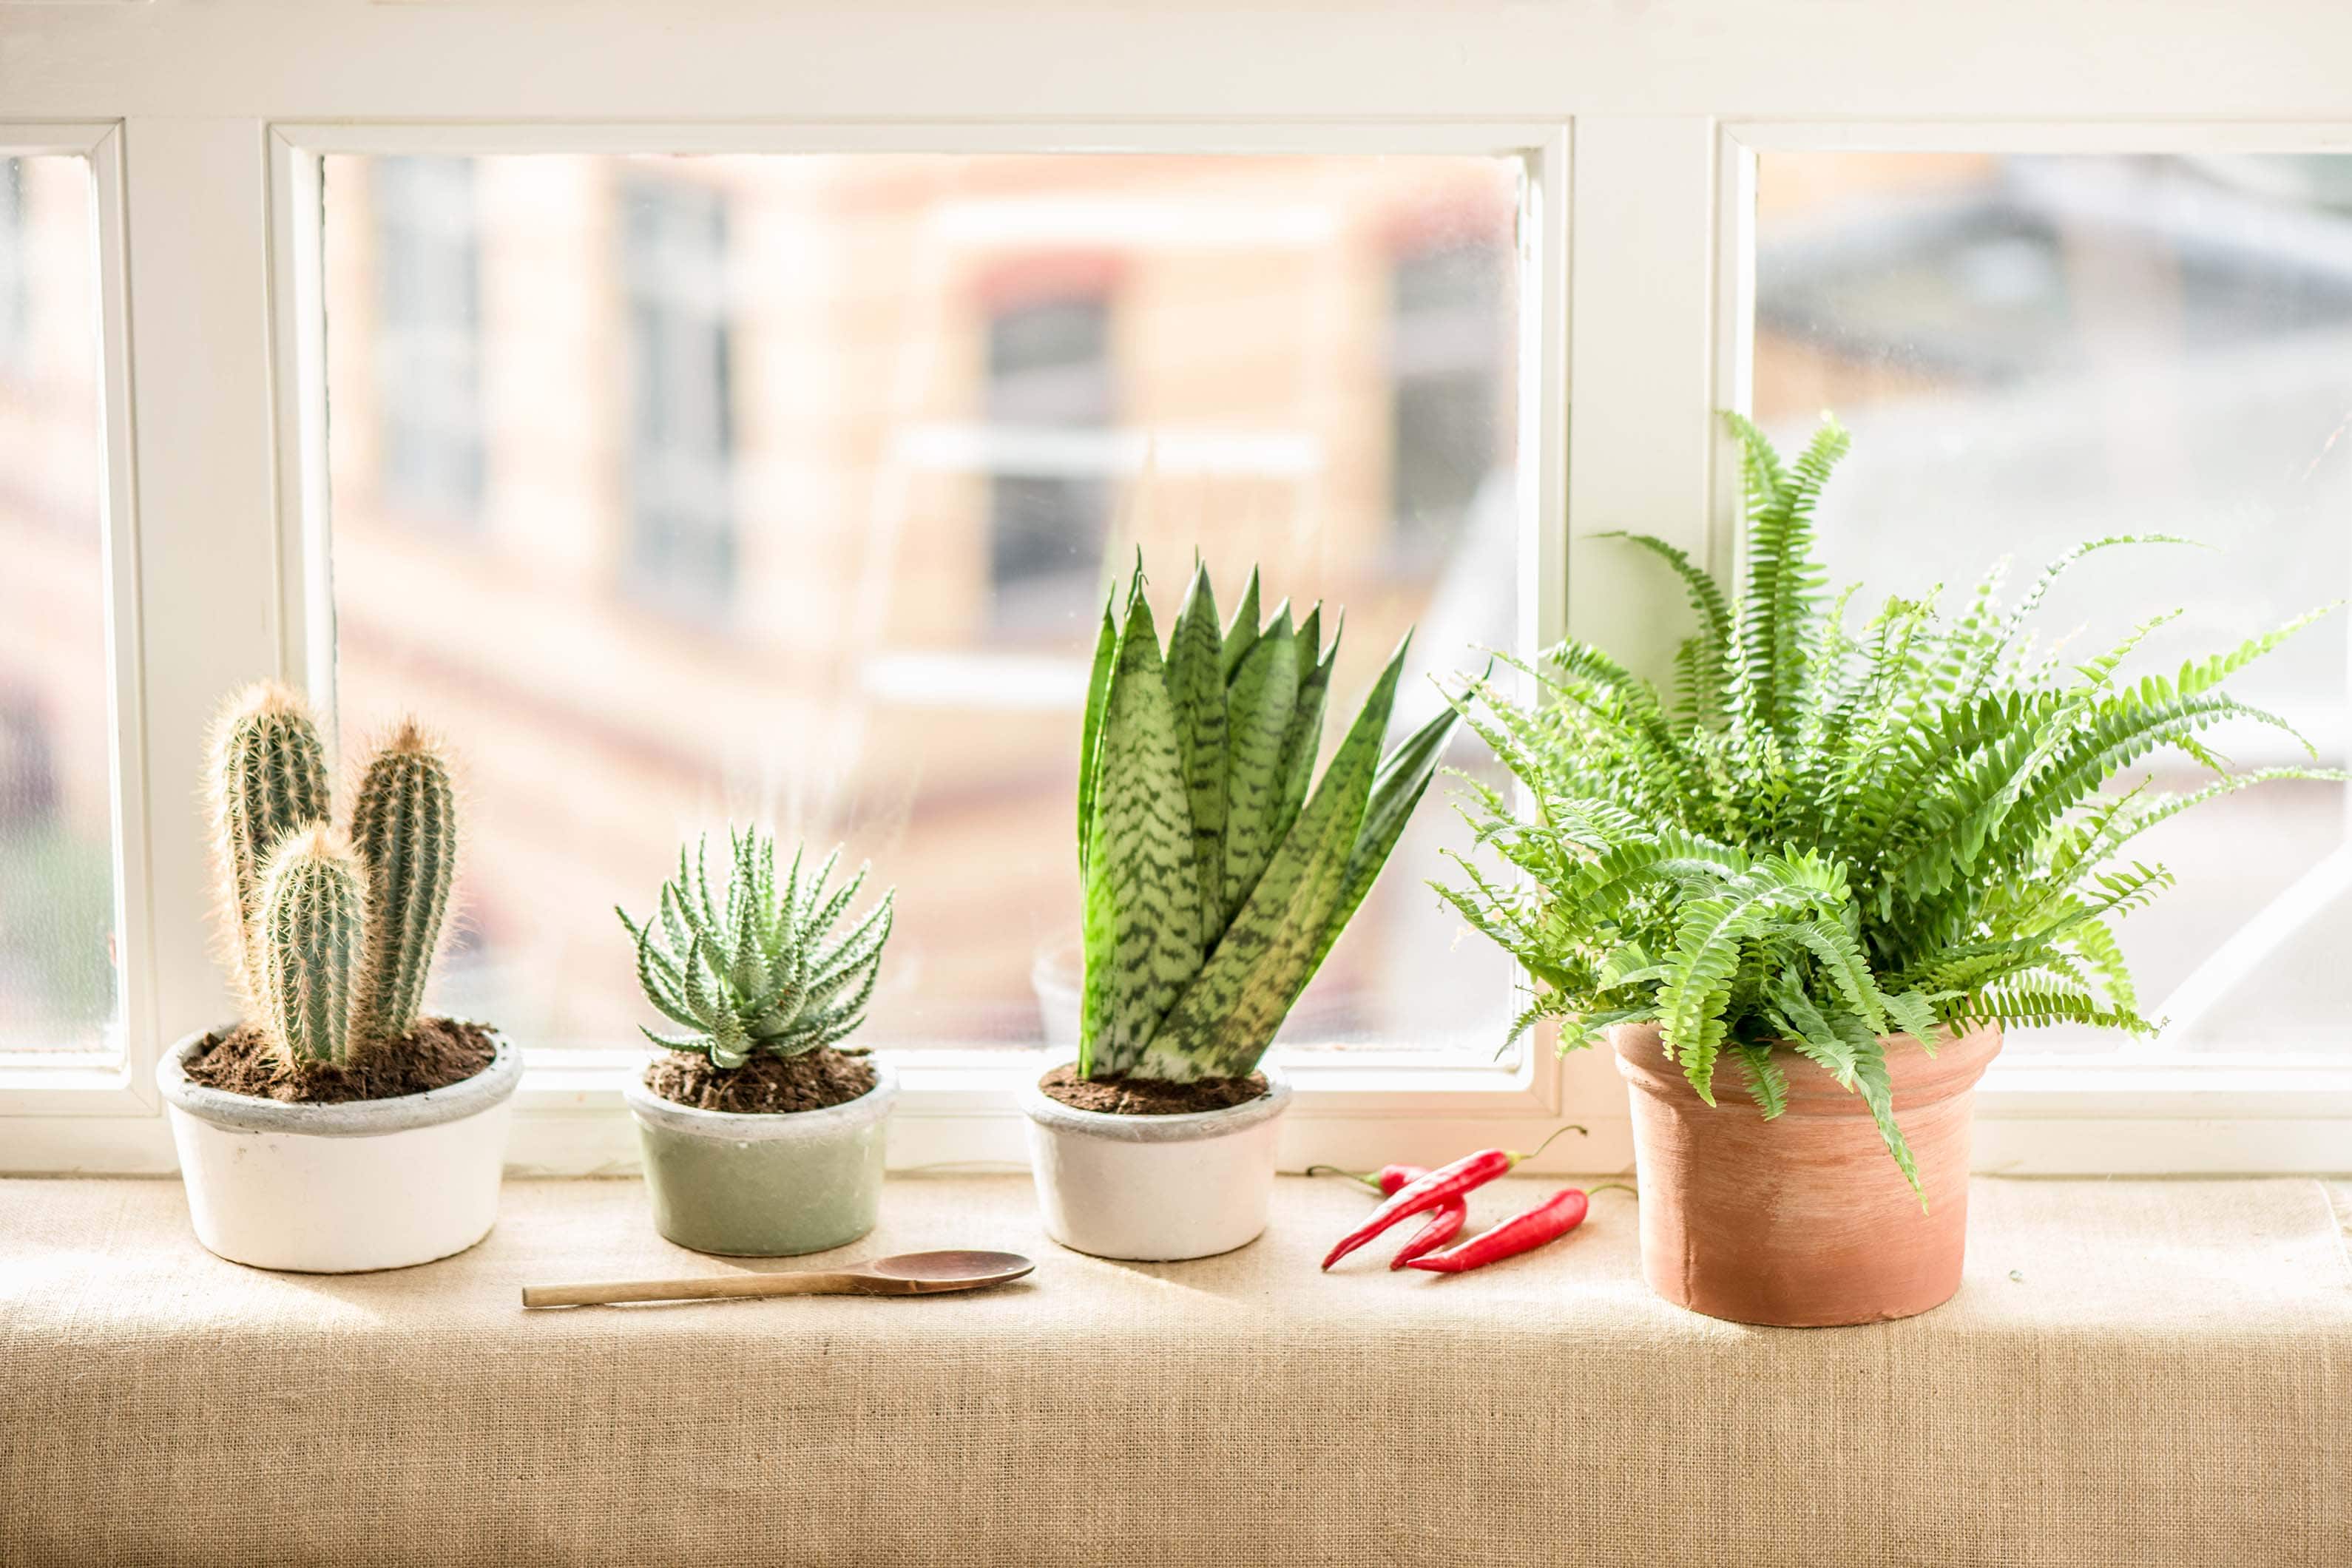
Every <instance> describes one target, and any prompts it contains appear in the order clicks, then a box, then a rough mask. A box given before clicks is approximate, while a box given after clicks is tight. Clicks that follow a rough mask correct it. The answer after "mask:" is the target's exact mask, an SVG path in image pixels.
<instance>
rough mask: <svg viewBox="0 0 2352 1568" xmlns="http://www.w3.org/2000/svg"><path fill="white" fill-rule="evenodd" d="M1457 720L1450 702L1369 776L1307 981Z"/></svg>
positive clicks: (1366, 886)
mask: <svg viewBox="0 0 2352 1568" xmlns="http://www.w3.org/2000/svg"><path fill="white" fill-rule="evenodd" d="M1457 718H1459V715H1458V714H1457V713H1456V712H1455V711H1454V709H1453V707H1452V706H1451V705H1450V704H1449V705H1448V706H1447V707H1446V708H1444V710H1442V711H1440V712H1439V713H1438V714H1436V716H1434V717H1433V718H1432V719H1431V720H1430V721H1429V722H1428V723H1426V724H1423V726H1422V727H1421V728H1420V729H1418V730H1416V731H1413V732H1412V735H1411V736H1410V737H1408V738H1407V739H1406V741H1405V742H1404V743H1403V744H1402V745H1400V746H1399V747H1397V748H1396V750H1394V751H1392V752H1390V753H1389V754H1388V756H1387V757H1386V758H1384V759H1383V760H1382V761H1381V771H1380V773H1378V775H1377V776H1375V777H1374V778H1373V780H1372V794H1371V798H1370V800H1369V801H1368V802H1367V803H1366V804H1365V806H1364V823H1363V826H1362V828H1361V829H1360V830H1359V831H1358V833H1357V835H1356V842H1355V845H1354V847H1352V848H1351V849H1349V852H1348V868H1347V871H1346V873H1345V875H1344V876H1342V877H1341V879H1340V882H1339V901H1338V902H1337V903H1335V904H1333V905H1332V907H1331V916H1330V918H1329V919H1328V920H1327V921H1324V922H1323V939H1322V941H1321V942H1319V943H1318V945H1317V947H1316V949H1315V962H1314V963H1313V964H1312V965H1310V966H1309V967H1308V969H1307V978H1308V979H1310V980H1311V979H1313V978H1314V976H1315V972H1316V971H1317V970H1319V969H1320V968H1322V967H1323V960H1324V959H1325V958H1326V957H1327V956H1328V955H1329V953H1330V952H1331V944H1332V943H1334V942H1338V941H1339V933H1340V932H1341V931H1345V930H1347V929H1348V922H1349V921H1350V920H1353V919H1354V918H1355V914H1356V910H1358V909H1359V908H1360V906H1361V905H1362V904H1363V901H1364V895H1366V894H1367V893H1369V892H1370V891H1371V890H1372V882H1373V880H1374V879H1376V878H1378V877H1379V876H1380V874H1381V867H1382V866H1385V865H1387V864H1388V858H1389V852H1390V851H1391V850H1392V849H1394V848H1395V847H1396V846H1397V840H1398V839H1399V838H1401V837H1403V836H1404V829H1405V824H1406V823H1407V822H1409V821H1411V820H1412V812H1413V807H1415V806H1417V805H1420V804H1421V797H1422V796H1423V795H1424V794H1426V793H1427V792H1428V789H1429V781H1430V780H1431V779H1433V778H1434V777H1436V776H1437V763H1438V759H1439V758H1441V757H1443V756H1444V754H1445V743H1446V742H1447V741H1449V740H1451V739H1452V738H1453V735H1454V721H1455V720H1456V719H1457Z"/></svg>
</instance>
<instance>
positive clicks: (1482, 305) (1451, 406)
mask: <svg viewBox="0 0 2352 1568" xmlns="http://www.w3.org/2000/svg"><path fill="white" fill-rule="evenodd" d="M1507 218H1508V215H1507V214H1504V215H1493V216H1487V217H1486V224H1485V226H1488V227H1497V226H1501V225H1502V224H1504V223H1506V222H1507ZM1511 266H1512V249H1511V247H1510V246H1509V244H1508V243H1507V230H1506V232H1505V234H1503V235H1497V236H1495V237H1491V238H1473V239H1470V240H1467V241H1465V240H1463V239H1461V238H1459V237H1446V238H1445V239H1444V240H1441V241H1439V242H1438V243H1435V244H1428V243H1424V244H1423V246H1422V247H1420V248H1418V249H1416V250H1414V251H1413V252H1412V253H1411V254H1409V255H1406V256H1404V257H1402V258H1400V259H1399V260H1398V261H1397V262H1396V264H1395V267H1394V269H1393V271H1392V272H1391V285H1390V287H1391V305H1390V315H1389V331H1390V346H1389V376H1390V383H1391V387H1392V389H1393V391H1392V394H1391V414H1390V427H1391V451H1392V453H1393V454H1394V456H1393V457H1392V458H1391V466H1390V473H1389V497H1390V500H1389V507H1390V513H1391V517H1392V518H1393V519H1394V523H1393V526H1394V528H1395V544H1396V548H1397V549H1398V550H1399V551H1400V552H1402V553H1406V554H1413V553H1427V552H1432V551H1442V550H1443V549H1444V547H1445V546H1446V545H1447V544H1448V543H1449V542H1451V541H1452V540H1453V538H1454V535H1455V534H1456V533H1457V532H1459V531H1460V530H1461V529H1462V528H1463V527H1464V525H1465V523H1466V522H1467V521H1468V520H1469V518H1470V515H1471V512H1472V510H1473V509H1474V508H1475V507H1476V506H1477V505H1478V504H1479V501H1480V497H1481V494H1482V492H1484V491H1485V489H1486V486H1487V485H1488V484H1489V483H1490V482H1496V481H1499V482H1502V483H1504V484H1507V483H1508V482H1509V477H1510V450H1509V445H1508V441H1509V437H1510V433H1511V426H1510V423H1509V421H1508V419H1507V418H1506V417H1504V416H1506V415H1507V413H1508V410H1507V408H1506V407H1505V406H1503V405H1502V404H1501V402H1500V401H1499V400H1498V399H1497V398H1496V395H1495V391H1496V372H1497V370H1498V368H1499V367H1500V365H1501V363H1502V361H1503V359H1504V357H1505V356H1506V355H1507V353H1508V352H1509V348H1510V340H1509V336H1508V331H1507V327H1506V326H1505V323H1504V321H1503V308H1502V307H1503V300H1504V297H1505V294H1506V291H1507V289H1508V287H1509V283H1510V276H1511Z"/></svg>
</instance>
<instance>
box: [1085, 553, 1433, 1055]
mask: <svg viewBox="0 0 2352 1568" xmlns="http://www.w3.org/2000/svg"><path fill="white" fill-rule="evenodd" d="M1143 584H1144V579H1143V567H1142V563H1141V562H1140V561H1138V563H1137V564H1136V570H1135V575H1134V578H1133V580H1132V581H1131V582H1130V583H1129V587H1128V593H1127V603H1126V606H1125V609H1124V611H1123V613H1121V614H1118V615H1114V614H1113V607H1114V606H1113V605H1105V606H1104V609H1103V619H1102V629H1101V633H1100V636H1099V637H1098V639H1097V643H1096V646H1095V658H1094V672H1093V678H1092V679H1091V680H1090V681H1089V683H1088V686H1087V708H1086V721H1085V728H1084V730H1083V731H1082V734H1081V750H1080V763H1079V770H1078V870H1079V874H1080V877H1081V879H1082V881H1083V884H1084V890H1085V900H1086V922H1085V929H1086V937H1085V943H1086V984H1085V987H1084V991H1083V995H1082V1000H1081V1004H1080V1009H1081V1010H1080V1019H1079V1047H1078V1071H1079V1073H1080V1074H1081V1075H1082V1076H1085V1077H1088V1078H1111V1077H1125V1076H1134V1077H1140V1078H1147V1079H1160V1080H1161V1081H1164V1082H1171V1083H1189V1082H1192V1081H1193V1080H1195V1079H1203V1078H1237V1077H1240V1076H1242V1075H1244V1074H1245V1073H1248V1072H1250V1071H1251V1070H1252V1069H1254V1068H1255V1067H1256V1066H1257V1062H1258V1058H1260V1057H1262V1056H1263V1055H1265V1048H1266V1047H1267V1045H1268V1044H1269V1043H1271V1042H1272V1040H1273V1039H1274V1035H1275V1031H1276V1029H1278V1028H1280V1027H1281V1026H1282V1020H1283V1017H1284V1016H1285V1015H1286V1014H1287V1013H1288V1012H1289V1011H1290V1006H1291V1004H1292V1003H1294V1002H1296V1001H1297V999H1298V994H1299V993H1300V992H1302V991H1304V990H1305V989H1306V988H1307V982H1308V981H1309V980H1311V979H1313V978H1314V976H1315V972H1316V970H1317V969H1318V968H1319V967H1320V966H1321V965H1322V963H1323V959H1324V957H1325V955H1326V954H1328V952H1330V951H1331V944H1332V943H1333V942H1337V941H1338V940H1339V932H1340V931H1342V930H1343V929H1344V928H1345V927H1346V926H1347V923H1348V920H1349V916H1351V915H1353V914H1354V913H1355V912H1356V907H1357V906H1358V905H1359V904H1360V903H1362V902H1363V900H1364V895H1365V894H1366V893H1367V892H1369V891H1370V889H1371V885H1372V880H1373V879H1374V878H1376V877H1377V876H1379V875H1380V870H1381V865H1382V864H1383V863H1384V862H1385V861H1386V860H1387V859H1388V856H1389V851H1390V850H1391V849H1392V848H1394V847H1396V841H1397V837H1398V836H1399V835H1400V834H1402V832H1403V831H1404V825H1405V821H1406V819H1407V818H1408V817H1410V816H1412V808H1413V806H1414V805H1415V804H1417V803H1418V802H1419V801H1420V799H1421V796H1422V793H1423V791H1424V790H1426V789H1427V788H1428V787H1429V781H1430V777H1431V775H1432V774H1433V773H1434V772H1435V771H1436V767H1437V759H1438V755H1439V753H1440V752H1443V751H1444V749H1445V741H1446V737H1447V736H1448V735H1449V734H1450V733H1452V731H1453V728H1454V713H1453V712H1452V711H1451V710H1444V711H1441V712H1440V713H1439V714H1438V715H1437V716H1436V717H1435V718H1433V719H1432V720H1431V721H1429V722H1428V723H1427V724H1425V725H1423V727H1422V728H1421V729H1420V730H1419V731H1415V732H1414V733H1413V734H1412V736H1411V737H1409V738H1408V739H1407V740H1406V741H1404V742H1403V743H1402V744H1401V745H1399V746H1398V747H1397V748H1396V750H1394V751H1393V752H1390V753H1389V754H1388V755H1387V756H1386V757H1385V758H1383V757H1382V756H1381V737H1382V735H1383V734H1384V733H1385V732H1386V731H1387V729H1388V722H1389V712H1390V710H1391V708H1392V707H1393V706H1394V704H1395V700H1396V690H1397V681H1398V679H1399V678H1400V676H1401V674H1402V670H1403V668H1404V652H1405V650H1404V647H1403V646H1402V644H1401V645H1399V647H1398V648H1397V650H1396V652H1395V653H1394V655H1392V656H1391V658H1390V659H1389V662H1388V667H1387V668H1385V669H1383V670H1381V676H1380V679H1379V680H1378V681H1376V682H1375V683H1374V684H1373V687H1372V690H1371V694H1370V696H1369V697H1367V698H1366V699H1365V700H1364V705H1363V707H1362V709H1361V710H1359V712H1358V713H1357V715H1356V719H1355V721H1354V722H1353V723H1352V724H1350V725H1349V728H1348V733H1347V736H1346V738H1345V739H1343V740H1342V741H1341V742H1340V743H1339V751H1338V752H1337V753H1336V754H1335V755H1334V756H1333V757H1332V759H1331V762H1330V763H1329V765H1328V766H1327V767H1326V768H1325V769H1324V770H1323V777H1322V779H1321V781H1320V782H1319V783H1317V784H1315V785H1314V789H1313V791H1312V793H1310V792H1309V790H1308V787H1307V785H1308V783H1309V781H1310V779H1312V777H1313V774H1314V771H1315V760H1316V753H1317V752H1318V750H1319V748H1320V744H1321V741H1322V735H1323V709H1324V702H1325V699H1326V696H1327V695H1328V691H1329V689H1330V684H1331V669H1332V666H1333V664H1334V662H1335V661H1336V660H1337V658H1338V657H1339V634H1338V632H1337V631H1336V630H1335V631H1334V632H1333V634H1332V637H1331V641H1330V643H1329V645H1328V647H1327V646H1325V645H1324V643H1323V641H1322V621H1323V613H1322V608H1321V606H1320V605H1318V606H1317V607H1316V608H1314V609H1312V610H1309V611H1308V612H1307V616H1306V618H1305V619H1304V620H1302V621H1300V622H1298V623H1297V626H1293V625H1292V622H1291V615H1290V606H1289V604H1288V602H1287V601H1286V602H1284V603H1283V604H1282V605H1278V606H1276V610H1275V613H1274V616H1273V618H1272V619H1271V620H1270V621H1268V622H1266V623H1265V625H1263V626H1261V625H1260V624H1259V620H1258V615H1259V610H1258V579H1257V574H1255V572H1253V573H1252V574H1250V580H1249V586H1248V588H1247V589H1246V590H1245V591H1244V594H1243V595H1242V603H1241V606H1240V608H1239V610H1238V611H1237V612H1236V613H1235V614H1234V619H1233V624H1232V625H1231V626H1226V627H1224V628H1223V629H1222V630H1220V629H1219V626H1218V624H1217V601H1216V595H1215V594H1214V592H1213V590H1212V589H1211V587H1210V585H1209V574H1208V569H1207V568H1206V567H1205V566H1203V567H1199V568H1196V569H1195V570H1194V572H1193V574H1192V585H1191V587H1190V589H1189V591H1188V592H1187V593H1186V594H1185V595H1184V603H1183V606H1182V608H1181V610H1179V612H1178V613H1177V616H1176V619H1175V621H1174V622H1173V623H1172V625H1171V627H1170V630H1169V637H1168V646H1167V647H1166V648H1165V650H1163V649H1162V648H1161V647H1160V634H1159V628H1158V627H1157V626H1156V625H1155V624H1154V623H1153V621H1152V617H1151V606H1150V605H1149V604H1147V603H1145V601H1144V597H1143Z"/></svg>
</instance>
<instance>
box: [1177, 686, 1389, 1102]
mask: <svg viewBox="0 0 2352 1568" xmlns="http://www.w3.org/2000/svg"><path fill="white" fill-rule="evenodd" d="M1403 667H1404V650H1403V648H1402V647H1399V648H1398V650H1397V653H1396V656H1395V657H1394V658H1391V659H1390V660H1389V664H1388V668H1386V669H1384V670H1382V671H1381V678H1380V679H1379V680H1378V681H1377V682H1376V683H1375V684H1374V685H1373V688H1372V691H1371V694H1370V696H1369V697H1367V698H1366V699H1365V700H1364V706H1363V708H1362V709H1361V710H1360V711H1359V712H1358V713H1357V715H1356V720H1355V722H1354V723H1353V724H1351V725H1350V726H1349V730H1348V734H1347V737H1346V738H1345V739H1344V740H1342V741H1341V742H1340V743H1339V752H1337V753H1336V754H1335V755H1334V756H1333V757H1332V759H1331V765H1330V766H1329V767H1328V768H1326V769H1325V770H1324V772H1323V779H1322V782H1321V783H1320V784H1317V785H1316V787H1315V793H1314V795H1313V796H1312V797H1311V798H1310V799H1309V800H1308V802H1307V809H1306V810H1305V811H1304V812H1302V813H1300V815H1299V818H1298V822H1297V826H1294V827H1293V828H1292V829H1291V830H1290V833H1289V836H1288V837H1286V838H1285V839H1284V840H1283V842H1282V846H1281V847H1280V849H1279V850H1277V851H1276V855H1275V857H1274V859H1273V862H1272V863H1271V864H1270V865H1269V866H1268V867H1267V868H1266V870H1265V875H1264V876H1263V877H1261V878H1260V879H1258V882H1257V885H1256V887H1255V889H1252V891H1251V893H1250V896H1249V899H1248V900H1247V902H1246V903H1244V906H1243V908H1242V910H1241V912H1240V913H1239V914H1238V915H1237V916H1236V917H1235V918H1234V921H1233V923H1232V924H1231V925H1230V926H1229V927H1228V928H1227V929H1226V931H1225V933H1224V936H1223V939H1222V940H1221V941H1219V942H1218V943H1217V947H1216V951H1215V952H1213V953H1211V954H1210V956H1209V961H1208V963H1205V964H1203V965H1202V968H1201V972H1200V973H1199V975H1198V977H1196V978H1195V979H1194V980H1193V981H1192V984H1191V985H1190V986H1188V987H1187V988H1186V990H1185V992H1184V994H1183V995H1182V997H1181V999H1180V1000H1179V1001H1178V1002H1177V1004H1176V1005H1175V1007H1174V1008H1173V1010H1171V1012H1170V1014H1169V1015H1168V1021H1167V1023H1166V1025H1165V1026H1163V1027H1162V1029H1161V1032H1160V1037H1159V1038H1158V1039H1156V1040H1154V1041H1153V1042H1152V1043H1151V1047H1150V1050H1149V1051H1148V1052H1147V1053H1146V1055H1145V1057H1144V1058H1143V1068H1144V1070H1145V1071H1146V1072H1147V1073H1148V1074H1149V1075H1150V1076H1151V1077H1155V1078H1162V1079H1170V1080H1171V1081H1178V1082H1181V1081H1185V1080H1188V1079H1195V1078H1201V1077H1204V1076H1208V1077H1237V1076H1239V1075H1241V1074H1244V1073H1246V1072H1248V1071H1250V1070H1251V1069H1252V1068H1255V1066H1256V1065H1257V1061H1258V1058H1260V1057H1261V1056H1263V1055H1264V1054H1265V1048H1266V1047H1267V1046H1268V1045H1270V1044H1271V1043H1273V1040H1274V1036H1275V1032H1276V1030H1277V1029H1279V1028H1280V1027H1281V1026H1282V1020H1283V1016H1285V1015H1286V1013H1288V1012H1289V1010H1290V1005H1291V1004H1292V1003H1293V1002H1295V1001H1297V998H1298V994H1299V992H1300V991H1302V990H1304V989H1305V988H1306V985H1307V978H1308V976H1310V975H1311V974H1312V973H1314V968H1315V963H1316V961H1317V958H1318V952H1319V950H1320V949H1321V947H1322V946H1323V942H1322V938H1323V934H1324V931H1325V930H1326V928H1327V926H1328V921H1329V920H1330V918H1331V912H1332V910H1333V909H1334V907H1335V906H1336V905H1337V903H1338V901H1339V896H1340V889H1341V886H1342V883H1343V881H1344V879H1345V877H1346V873H1347V866H1348V857H1349V850H1350V849H1351V847H1353V846H1354V844H1355V842H1356V837H1357V835H1358V833H1359V832H1360V830H1361V828H1362V826H1363V822H1364V812H1365V805H1366V803H1367V801H1368V800H1369V799H1370V795H1371V789H1372V781H1373V777H1374V775H1375V773H1377V772H1378V771H1379V768H1380V758H1381V751H1380V748H1381V736H1382V734H1383V733H1384V732H1385V731H1387V728H1388V721H1389V711H1390V710H1391V708H1392V707H1393V706H1394V705H1395V701H1396V689H1397V681H1398V679H1399V678H1400V676H1401V674H1402V670H1403Z"/></svg>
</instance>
